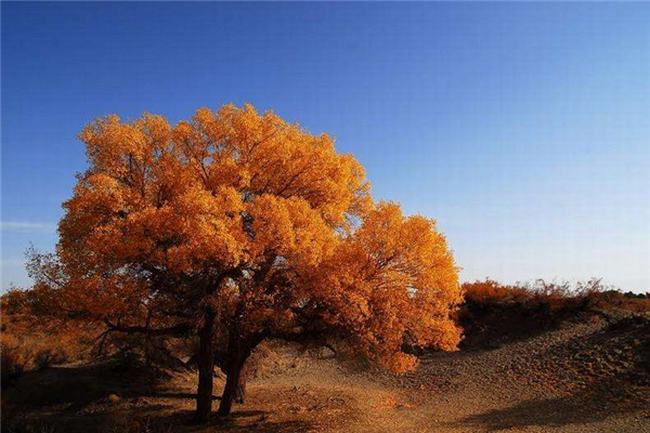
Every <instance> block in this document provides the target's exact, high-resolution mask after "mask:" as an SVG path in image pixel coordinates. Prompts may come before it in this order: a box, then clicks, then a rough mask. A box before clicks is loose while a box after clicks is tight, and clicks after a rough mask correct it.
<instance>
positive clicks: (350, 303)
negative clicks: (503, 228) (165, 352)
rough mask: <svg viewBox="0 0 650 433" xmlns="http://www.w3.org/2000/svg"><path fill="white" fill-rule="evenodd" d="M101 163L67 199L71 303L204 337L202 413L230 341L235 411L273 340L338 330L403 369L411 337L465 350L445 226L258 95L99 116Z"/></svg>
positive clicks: (96, 150) (64, 236)
mask: <svg viewBox="0 0 650 433" xmlns="http://www.w3.org/2000/svg"><path fill="white" fill-rule="evenodd" d="M80 139H81V140H82V141H83V142H84V143H85V145H86V151H87V156H88V161H89V167H88V169H87V170H86V172H85V173H83V174H81V175H79V176H78V180H77V185H76V186H75V189H74V194H73V196H72V198H71V199H70V200H68V201H66V202H65V203H64V209H65V215H64V217H63V219H62V220H61V222H60V225H59V232H60V240H59V243H58V246H57V255H58V259H59V260H60V268H57V272H61V273H62V274H64V275H65V284H64V285H63V287H62V288H60V289H59V290H60V296H61V299H62V300H63V301H64V302H65V303H66V305H68V306H69V308H71V309H74V310H75V311H76V312H77V313H78V315H83V316H84V317H87V318H88V319H89V320H97V321H101V322H103V323H105V324H106V326H108V327H109V329H111V330H114V331H119V332H132V333H137V332H142V333H149V334H155V335H170V336H171V335H175V336H181V335H186V336H198V339H199V341H200V344H199V349H198V354H197V359H198V362H199V390H198V397H197V411H198V412H197V414H198V416H199V418H201V419H205V417H207V416H208V414H209V413H210V410H211V401H212V399H211V396H212V369H213V368H214V353H215V350H216V349H217V347H219V348H221V347H222V348H224V350H225V353H226V354H227V356H226V359H225V360H224V370H225V371H226V373H227V375H228V380H227V383H226V389H225V390H224V397H223V398H222V401H221V406H220V413H222V414H227V413H229V412H230V409H231V406H230V405H231V402H232V397H233V395H234V394H233V392H234V388H235V386H236V383H237V381H238V379H239V373H240V371H241V368H242V366H243V363H244V362H245V361H246V358H247V357H248V355H249V354H250V353H251V351H252V350H254V348H255V346H256V345H257V344H258V343H259V342H260V341H262V340H264V339H266V338H288V339H289V338H296V337H298V336H318V335H325V334H326V335H334V336H336V337H338V338H345V339H349V340H351V341H353V342H354V343H355V347H357V348H358V349H359V350H360V351H361V352H362V353H363V354H365V355H366V356H368V357H369V358H370V359H373V360H375V361H377V362H378V363H379V364H381V365H383V366H385V367H387V368H390V369H392V370H395V371H405V370H408V369H410V368H412V367H414V365H415V361H416V359H415V358H414V357H413V356H411V355H408V354H406V353H404V352H403V349H404V346H405V345H407V344H408V345H411V346H422V347H423V346H427V347H435V348H440V349H444V350H453V349H454V348H455V347H456V345H457V343H458V341H459V339H460V330H459V329H458V327H457V326H456V325H455V324H454V322H453V320H452V318H451V313H452V312H453V310H454V308H455V306H456V305H457V304H458V303H459V302H460V301H461V292H460V288H459V285H458V279H457V270H456V267H455V264H454V260H453V256H452V254H451V252H450V250H449V248H448V246H447V243H446V240H445V238H444V236H443V235H441V234H440V233H439V232H438V231H437V230H436V226H435V222H434V221H433V220H431V219H428V218H425V217H422V216H404V215H403V214H402V212H401V210H400V208H399V206H398V205H397V204H394V203H390V202H379V203H376V202H374V201H373V199H372V198H371V195H370V188H369V184H368V182H367V180H366V178H365V172H364V169H363V167H362V166H361V165H360V164H359V162H358V161H357V160H356V159H354V158H353V157H352V156H351V155H343V154H339V153H337V151H336V150H335V147H334V142H333V140H332V139H331V137H329V136H328V135H325V134H322V135H312V134H310V133H308V132H306V131H304V130H303V129H301V128H300V127H299V126H298V125H295V124H289V123H287V122H285V121H283V120H282V119H281V118H280V117H278V116H277V115H275V114H273V113H271V112H266V113H263V114H260V113H258V112H257V111H256V110H255V109H254V108H253V107H252V106H250V105H245V106H243V107H241V108H240V107H236V106H233V105H226V106H224V107H223V108H221V109H220V110H219V111H217V112H214V111H211V110H208V109H205V108H203V109H199V110H198V111H197V112H196V113H195V114H194V116H193V117H192V118H191V119H190V120H188V121H181V122H179V123H178V124H176V125H173V126H172V125H170V124H169V123H168V121H167V120H166V119H165V118H164V117H162V116H156V115H150V114H146V115H143V116H142V117H141V118H139V119H137V120H134V121H132V122H122V121H121V120H120V119H119V118H118V117H117V116H108V117H105V118H100V119H97V120H96V121H94V122H92V123H91V124H90V125H88V126H87V127H86V128H85V129H84V130H83V131H82V132H81V134H80Z"/></svg>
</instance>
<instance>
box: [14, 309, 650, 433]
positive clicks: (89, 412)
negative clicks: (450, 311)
mask: <svg viewBox="0 0 650 433" xmlns="http://www.w3.org/2000/svg"><path fill="white" fill-rule="evenodd" d="M420 358H421V359H420V364H419V366H418V368H417V369H416V370H415V371H414V372H411V373H407V374H405V375H401V376H396V375H393V374H389V373H386V372H380V371H378V370H376V369H374V368H370V367H367V366H364V365H363V364H361V363H359V362H357V361H354V362H352V361H349V360H347V361H342V360H340V359H338V357H337V356H335V354H334V353H333V352H332V351H330V350H329V349H325V348H321V349H314V348H311V349H305V348H304V347H302V346H298V345H292V344H287V343H282V342H278V341H274V342H270V343H268V344H267V345H266V346H265V348H264V349H263V350H262V351H260V353H258V354H257V356H256V360H255V362H256V364H257V368H256V369H255V372H254V373H253V374H252V376H253V377H252V378H251V379H250V381H249V384H248V389H247V398H246V402H245V404H243V405H242V404H237V405H236V406H235V409H234V413H233V414H232V415H231V416H230V417H228V418H227V419H220V418H218V417H217V416H213V417H212V419H211V421H210V422H209V423H208V424H205V425H197V424H194V423H193V422H192V410H193V408H194V400H193V397H194V392H195V389H196V374H195V373H194V372H191V371H176V372H172V371H162V370H159V371H157V372H156V373H151V370H149V369H143V368H141V367H138V366H137V365H136V366H134V365H130V364H129V363H125V362H124V361H118V360H115V359H112V360H106V361H103V362H93V363H90V364H88V363H86V364H67V365H60V366H54V367H50V368H46V369H43V370H40V371H35V372H30V373H27V374H25V375H24V376H22V377H21V378H19V379H18V380H17V381H16V382H15V383H13V384H12V385H11V386H9V387H7V388H6V389H5V390H4V392H3V395H2V399H3V421H4V423H3V426H2V427H3V431H7V432H23V431H33V432H50V433H54V432H70V433H74V432H95V431H96V432H115V433H118V432H177V431H178V432H242V433H243V432H251V433H253V432H260V433H281V432H282V433H290V432H296V433H297V432H364V433H365V432H378V433H379V432H409V433H411V432H427V433H474V432H585V433H593V432H612V433H628V432H629V433H642V432H650V319H649V318H648V317H647V316H644V315H634V316H628V317H625V318H619V319H611V318H603V317H597V316H592V317H589V318H587V319H585V318H582V319H581V320H569V321H564V322H562V323H561V324H560V325H559V326H557V327H555V328H554V329H550V330H545V331H544V332H537V333H535V332H524V333H522V332H514V331H513V332H512V333H506V334H505V335H504V336H503V338H501V339H500V340H494V339H492V340H490V341H489V342H488V343H486V342H485V341H483V342H481V343H478V342H476V341H474V342H472V340H471V339H468V340H466V343H465V344H464V345H462V346H461V350H460V351H457V352H451V353H443V352H427V353H423V354H422V355H421V357H420ZM222 386H223V377H218V378H217V383H216V389H215V405H216V404H218V401H217V400H218V393H219V392H220V389H221V387H222Z"/></svg>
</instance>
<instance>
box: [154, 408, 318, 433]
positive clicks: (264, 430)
mask: <svg viewBox="0 0 650 433" xmlns="http://www.w3.org/2000/svg"><path fill="white" fill-rule="evenodd" d="M148 423H149V426H150V427H151V431H152V432H158V431H164V426H167V425H174V426H181V429H182V430H183V431H187V432H192V433H200V432H206V433H207V432H223V433H303V432H305V433H306V432H308V431H314V427H315V426H314V424H313V423H311V422H309V421H306V420H286V419H283V420H277V419H273V418H272V417H271V414H270V413H268V412H264V411H260V410H240V411H236V412H233V413H232V414H231V415H229V416H227V417H224V418H221V417H219V416H217V415H213V416H212V417H211V418H210V419H209V420H208V421H207V422H205V423H202V424H197V423H196V422H195V421H194V413H193V412H192V411H187V410H183V411H177V412H174V413H172V414H168V415H164V416H159V417H151V418H148Z"/></svg>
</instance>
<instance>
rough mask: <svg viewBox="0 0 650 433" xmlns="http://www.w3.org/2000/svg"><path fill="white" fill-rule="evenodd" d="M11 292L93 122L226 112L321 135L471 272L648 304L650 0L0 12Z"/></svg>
mask: <svg viewBox="0 0 650 433" xmlns="http://www.w3.org/2000/svg"><path fill="white" fill-rule="evenodd" d="M1 7H2V288H5V289H6V288H7V287H8V286H9V284H10V282H13V283H16V284H18V285H26V284H28V279H27V277H26V275H25V273H24V270H23V263H22V262H23V251H24V250H25V248H26V247H27V246H28V245H29V242H32V243H33V244H34V245H35V246H36V247H38V248H41V249H43V250H50V249H52V248H53V246H54V244H55V242H56V223H57V221H58V219H59V218H60V217H61V214H62V211H61V202H62V201H63V200H65V199H66V198H68V197H69V196H70V194H71V190H72V187H73V185H74V180H75V179H74V175H75V173H76V172H81V171H83V170H84V167H85V155H84V151H83V147H82V145H81V144H80V143H79V142H78V141H77V140H76V139H75V136H76V134H77V133H78V132H79V130H80V129H81V128H82V127H83V125H84V124H86V123H87V122H88V121H90V120H91V119H93V118H94V117H97V116H101V115H105V114H108V113H117V114H119V115H120V116H122V117H123V118H126V119H132V118H134V117H137V116H139V115H140V114H141V113H143V112H145V111H148V112H153V113H161V114H164V115H165V116H167V117H168V118H169V119H170V120H171V121H174V122H176V121H178V120H179V119H182V118H186V117H188V116H189V115H191V113H192V112H193V111H194V110H195V109H196V108H198V107H202V106H209V107H213V108H217V107H219V106H220V105H222V104H224V103H228V102H234V103H237V104H241V103H244V102H251V103H253V104H254V105H255V106H256V107H257V108H258V109H260V110H266V109H273V110H274V111H276V112H277V113H278V114H280V115H281V116H283V117H285V118H286V119H288V120H290V121H297V122H299V123H301V124H302V125H303V126H304V127H305V128H306V129H308V130H310V131H312V132H314V133H319V132H322V131H326V132H329V133H331V134H332V135H333V136H334V137H336V140H337V147H338V149H339V150H341V151H343V152H351V153H353V154H354V155H355V156H356V157H357V158H358V159H359V160H360V161H361V162H362V163H363V164H364V165H365V167H366V168H367V171H368V176H369V178H370V180H371V181H372V183H373V191H374V194H375V196H376V197H378V198H384V199H390V200H395V201H399V202H400V203H402V205H403V207H404V209H405V210H406V212H408V213H421V214H424V215H427V216H430V217H434V218H436V219H437V220H438V223H439V228H440V229H441V230H442V231H443V232H444V233H445V234H446V235H447V237H448V240H449V243H450V245H451V248H452V249H453V250H454V252H455V256H456V260H457V262H458V265H459V266H461V267H462V268H463V271H462V274H461V276H462V278H463V279H464V280H471V279H476V278H484V277H486V276H490V277H493V278H496V279H499V280H502V281H505V282H514V281H517V280H520V281H523V280H530V279H533V278H538V277H543V278H547V279H553V278H557V279H570V280H573V279H586V278H589V277H591V276H597V277H603V278H604V280H605V281H606V282H607V283H610V284H615V285H617V286H619V287H621V288H623V289H637V290H638V289H650V270H649V269H650V174H649V170H648V166H649V164H650V30H649V28H650V27H649V26H648V22H650V4H643V3H629V4H628V3H626V4H602V3H598V4H596V3H593V4H576V3H564V4H548V3H547V4H541V3H526V4H512V3H511V4H507V3H499V4H486V3H458V4H449V3H427V4H424V3H410V4H403V3H402V4H398V3H336V4H326V3H263V4H260V3H239V4H236V3H185V4H181V3H158V4H152V3H50V4H47V3H7V2H2V6H1Z"/></svg>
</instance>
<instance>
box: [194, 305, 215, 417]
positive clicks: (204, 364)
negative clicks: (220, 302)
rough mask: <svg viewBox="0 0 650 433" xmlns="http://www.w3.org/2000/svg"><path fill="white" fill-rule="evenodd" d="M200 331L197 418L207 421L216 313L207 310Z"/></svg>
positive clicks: (210, 409) (209, 404)
mask: <svg viewBox="0 0 650 433" xmlns="http://www.w3.org/2000/svg"><path fill="white" fill-rule="evenodd" d="M203 320H204V323H203V327H202V328H201V330H200V332H199V354H198V359H197V361H198V366H199V387H198V390H197V393H196V419H197V421H199V422H202V421H205V420H207V419H208V417H209V416H210V412H211V411H212V384H213V375H214V354H213V351H214V350H213V347H212V346H213V344H212V342H213V338H212V336H213V332H214V320H215V313H214V312H213V311H210V310H209V311H207V312H206V313H205V316H204V318H203Z"/></svg>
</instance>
